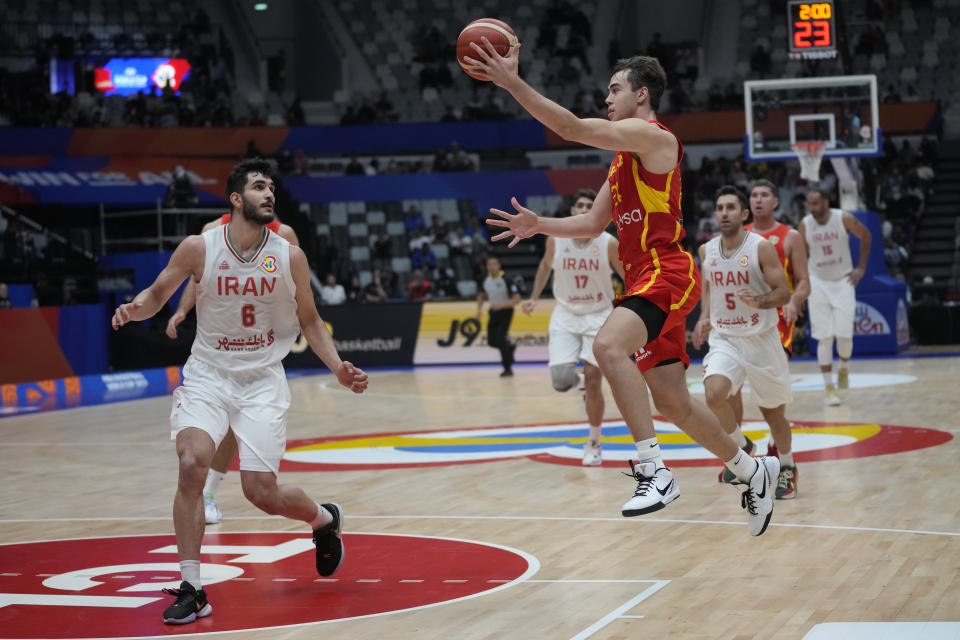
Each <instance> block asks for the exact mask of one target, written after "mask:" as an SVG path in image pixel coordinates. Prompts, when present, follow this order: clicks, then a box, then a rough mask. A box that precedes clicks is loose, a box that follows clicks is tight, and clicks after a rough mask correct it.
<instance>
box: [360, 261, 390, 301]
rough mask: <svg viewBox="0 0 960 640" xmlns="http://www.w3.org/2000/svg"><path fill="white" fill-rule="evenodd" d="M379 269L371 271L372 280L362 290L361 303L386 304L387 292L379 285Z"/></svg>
mask: <svg viewBox="0 0 960 640" xmlns="http://www.w3.org/2000/svg"><path fill="white" fill-rule="evenodd" d="M380 274H381V271H380V269H374V270H373V280H371V281H370V284H368V285H367V286H366V287H364V289H363V302H386V300H387V292H386V291H385V290H384V288H383V284H382V283H381V275H380Z"/></svg>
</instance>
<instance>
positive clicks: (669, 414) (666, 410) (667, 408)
mask: <svg viewBox="0 0 960 640" xmlns="http://www.w3.org/2000/svg"><path fill="white" fill-rule="evenodd" d="M684 390H686V389H684ZM690 402H691V400H690V394H689V393H670V394H667V395H663V394H661V395H660V397H655V398H654V399H653V404H654V406H655V407H656V409H657V413H659V414H660V415H662V416H663V417H664V418H666V419H667V420H668V421H669V422H672V423H673V424H677V425H679V424H682V423H683V422H684V421H685V420H686V418H687V416H688V415H690V411H691V404H690Z"/></svg>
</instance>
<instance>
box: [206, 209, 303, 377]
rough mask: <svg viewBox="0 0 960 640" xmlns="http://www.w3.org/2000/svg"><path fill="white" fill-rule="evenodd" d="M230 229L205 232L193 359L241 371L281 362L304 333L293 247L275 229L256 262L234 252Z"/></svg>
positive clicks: (257, 255) (267, 236)
mask: <svg viewBox="0 0 960 640" xmlns="http://www.w3.org/2000/svg"><path fill="white" fill-rule="evenodd" d="M229 228H230V227H229V225H220V226H218V227H216V228H214V229H210V230H209V231H206V232H204V233H203V241H204V245H205V246H206V252H207V256H206V260H205V261H204V265H203V276H202V277H201V278H200V282H199V284H198V285H197V337H196V338H195V339H194V341H193V348H192V349H191V354H192V357H195V358H197V359H198V360H200V361H202V362H204V363H206V364H208V365H211V366H214V367H218V368H221V369H227V370H230V371H238V370H245V369H254V368H258V367H267V366H270V365H274V364H277V363H279V362H280V361H281V360H282V359H283V358H284V356H286V355H287V354H288V353H289V352H290V347H291V346H293V341H294V340H296V338H297V334H299V333H300V322H299V320H298V319H297V301H296V295H295V291H296V286H295V285H294V283H293V275H292V274H291V272H290V243H289V242H287V241H286V240H284V239H283V238H281V237H280V236H279V235H277V234H276V233H273V232H272V231H270V230H269V229H264V231H265V232H266V236H265V237H264V239H263V241H262V242H261V244H260V247H259V249H258V250H257V251H256V252H255V253H254V255H253V258H251V259H250V261H249V262H248V261H246V260H244V259H243V258H241V257H240V256H239V254H238V253H237V252H236V251H234V249H233V247H232V246H230V241H229V240H228V236H227V230H228V229H229Z"/></svg>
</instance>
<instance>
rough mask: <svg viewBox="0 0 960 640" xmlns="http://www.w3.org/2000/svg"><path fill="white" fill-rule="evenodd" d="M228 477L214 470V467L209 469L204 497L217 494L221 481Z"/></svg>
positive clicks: (204, 486)
mask: <svg viewBox="0 0 960 640" xmlns="http://www.w3.org/2000/svg"><path fill="white" fill-rule="evenodd" d="M226 477H227V474H225V473H220V472H219V471H216V470H214V469H213V468H212V467H211V468H210V469H207V481H206V483H205V484H204V485H203V495H205V496H213V495H216V494H217V489H218V488H220V481H221V480H223V479H224V478H226Z"/></svg>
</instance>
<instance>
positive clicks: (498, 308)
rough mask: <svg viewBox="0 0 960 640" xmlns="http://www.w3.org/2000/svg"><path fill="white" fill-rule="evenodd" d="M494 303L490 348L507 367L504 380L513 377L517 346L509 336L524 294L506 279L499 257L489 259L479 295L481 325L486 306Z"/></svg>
mask: <svg viewBox="0 0 960 640" xmlns="http://www.w3.org/2000/svg"><path fill="white" fill-rule="evenodd" d="M487 300H489V301H490V320H489V322H488V323H487V344H489V345H490V346H491V347H493V348H494V349H499V350H500V362H501V363H502V364H503V373H501V374H500V377H501V378H507V377H509V376H512V375H513V368H512V367H513V352H514V351H516V350H517V345H515V344H514V343H512V342H510V338H509V337H508V336H507V333H508V332H509V331H510V321H511V320H513V308H514V307H515V306H517V305H518V304H520V292H519V291H518V290H517V286H516V285H515V284H510V283H509V282H507V279H506V278H505V277H504V276H503V269H501V268H500V260H499V259H498V258H497V257H496V256H490V257H488V258H487V277H486V278H485V279H484V281H483V289H482V290H481V291H478V292H477V321H478V322H479V321H480V314H481V313H482V312H483V303H484V302H485V301H487Z"/></svg>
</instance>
